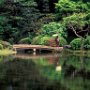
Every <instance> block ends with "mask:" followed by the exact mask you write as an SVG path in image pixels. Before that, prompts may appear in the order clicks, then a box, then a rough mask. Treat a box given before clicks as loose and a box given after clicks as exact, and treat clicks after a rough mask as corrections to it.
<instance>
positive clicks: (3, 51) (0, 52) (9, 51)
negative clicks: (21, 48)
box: [0, 49, 16, 56]
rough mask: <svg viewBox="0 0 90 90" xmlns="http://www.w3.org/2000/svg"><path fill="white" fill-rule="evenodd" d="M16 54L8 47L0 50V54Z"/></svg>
mask: <svg viewBox="0 0 90 90" xmlns="http://www.w3.org/2000/svg"><path fill="white" fill-rule="evenodd" d="M13 54H16V51H13V50H10V49H2V50H0V55H2V56H7V55H13Z"/></svg>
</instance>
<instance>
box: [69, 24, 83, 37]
mask: <svg viewBox="0 0 90 90" xmlns="http://www.w3.org/2000/svg"><path fill="white" fill-rule="evenodd" d="M70 27H71V29H72V30H73V32H74V33H75V35H76V36H77V37H79V38H82V36H80V35H78V34H77V32H76V30H75V29H74V27H73V26H72V25H70Z"/></svg>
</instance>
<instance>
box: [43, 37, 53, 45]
mask: <svg viewBox="0 0 90 90" xmlns="http://www.w3.org/2000/svg"><path fill="white" fill-rule="evenodd" d="M50 39H51V38H50V37H49V36H44V37H42V38H41V45H49V40H50Z"/></svg>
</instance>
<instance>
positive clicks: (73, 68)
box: [0, 52, 90, 90]
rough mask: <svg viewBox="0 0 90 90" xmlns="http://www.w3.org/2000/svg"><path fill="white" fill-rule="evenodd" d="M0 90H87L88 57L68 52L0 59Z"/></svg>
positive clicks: (18, 55) (13, 56) (89, 83)
mask: <svg viewBox="0 0 90 90" xmlns="http://www.w3.org/2000/svg"><path fill="white" fill-rule="evenodd" d="M0 90H90V57H88V56H78V55H75V54H72V53H68V52H61V53H50V54H41V55H31V54H17V55H10V56H7V57H4V56H0Z"/></svg>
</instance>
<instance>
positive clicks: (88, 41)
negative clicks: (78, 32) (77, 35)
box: [84, 36, 90, 49]
mask: <svg viewBox="0 0 90 90" xmlns="http://www.w3.org/2000/svg"><path fill="white" fill-rule="evenodd" d="M84 48H85V49H90V36H87V37H86V39H85V42H84Z"/></svg>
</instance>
